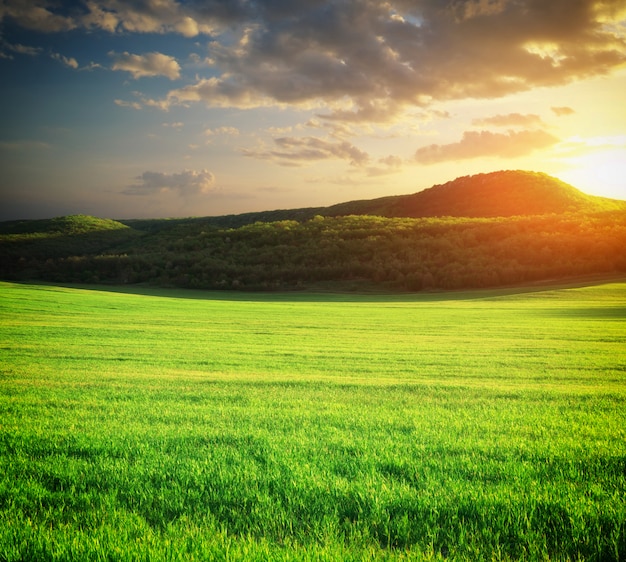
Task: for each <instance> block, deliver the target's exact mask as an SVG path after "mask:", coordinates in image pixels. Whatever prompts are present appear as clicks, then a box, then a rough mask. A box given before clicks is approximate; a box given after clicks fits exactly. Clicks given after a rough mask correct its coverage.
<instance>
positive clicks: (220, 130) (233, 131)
mask: <svg viewBox="0 0 626 562" xmlns="http://www.w3.org/2000/svg"><path fill="white" fill-rule="evenodd" d="M204 134H205V135H206V136H208V137H212V136H214V135H230V136H233V137H237V136H239V129H237V128H236V127H228V126H225V127H217V128H216V129H210V128H209V129H205V130H204Z"/></svg>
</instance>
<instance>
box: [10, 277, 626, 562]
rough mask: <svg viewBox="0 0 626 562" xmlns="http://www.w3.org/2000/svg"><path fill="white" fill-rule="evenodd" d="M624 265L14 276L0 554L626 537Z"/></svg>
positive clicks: (154, 554) (473, 555)
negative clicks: (69, 282)
mask: <svg viewBox="0 0 626 562" xmlns="http://www.w3.org/2000/svg"><path fill="white" fill-rule="evenodd" d="M625 498H626V283H612V284H604V285H598V286H592V287H581V288H572V289H552V290H550V289H543V290H535V291H534V292H518V293H514V292H510V294H506V293H505V292H498V293H496V292H492V293H488V292H476V293H467V294H462V293H458V294H453V293H450V294H446V295H436V294H431V295H419V296H412V295H396V296H392V295H387V296H385V295H379V296H376V295H370V296H357V295H353V296H349V295H312V294H304V293H303V294H297V293H294V294H262V295H258V294H243V293H239V294H234V293H233V294H231V293H216V294H212V293H199V292H184V291H171V292H168V291H160V292H157V291H150V290H148V289H146V290H144V291H143V293H139V292H135V293H132V292H127V293H125V292H122V291H117V292H116V291H114V290H105V289H104V288H103V289H102V290H94V289H79V288H63V287H55V286H45V285H18V284H10V283H0V560H15V561H17V560H151V561H152V560H374V559H385V560H443V559H448V560H563V561H565V560H571V561H576V560H597V561H608V560H613V561H616V562H617V561H620V560H624V559H626V499H625Z"/></svg>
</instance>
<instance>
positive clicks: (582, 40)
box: [166, 0, 626, 122]
mask: <svg viewBox="0 0 626 562" xmlns="http://www.w3.org/2000/svg"><path fill="white" fill-rule="evenodd" d="M193 5H194V4H192V6H193ZM237 6H238V8H237V9H236V10H234V11H233V13H232V14H231V15H232V31H231V32H230V35H229V38H230V40H229V41H224V40H219V38H218V40H215V41H212V42H211V43H210V44H209V58H210V60H211V62H212V65H213V68H212V72H211V76H209V77H199V79H198V80H197V81H196V82H195V83H194V84H189V85H187V86H185V87H184V88H180V89H177V90H173V91H171V92H170V93H169V95H168V96H167V98H166V101H167V103H168V104H170V105H171V104H177V103H188V102H204V103H206V104H207V105H209V106H215V107H236V108H250V107H263V106H268V105H279V106H280V105H285V104H289V105H292V106H294V105H295V106H300V107H304V108H315V107H323V108H326V109H330V111H329V112H328V113H325V114H323V116H324V118H326V119H334V120H342V121H372V122H374V121H375V122H385V121H390V120H393V119H397V118H399V117H400V116H401V114H402V111H403V110H404V109H406V108H409V107H412V106H415V105H418V106H427V105H429V104H430V103H431V102H432V101H433V100H439V101H444V100H453V99H465V98H483V99H486V98H489V99H492V98H496V97H500V96H504V95H507V94H511V93H515V92H521V91H525V90H529V89H532V88H535V87H538V86H556V85H562V84H566V83H568V82H571V81H574V80H579V79H582V78H586V77H590V76H594V75H601V74H605V73H607V72H610V71H611V70H612V69H615V68H618V67H619V66H620V65H622V64H623V63H624V62H625V61H626V37H625V32H624V28H623V27H619V26H613V27H611V25H610V24H611V23H614V22H617V21H620V20H619V18H624V17H625V12H624V10H619V9H618V8H619V6H618V4H617V2H616V1H615V0H604V1H602V0H577V1H576V2H571V0H551V1H550V2H539V1H536V0H519V1H511V0H498V1H487V0H480V1H463V0H457V1H455V2H445V3H444V2H439V1H436V0H424V1H422V2H412V1H409V0H387V1H383V0H379V1H376V0H369V1H366V0H346V1H344V2H317V1H314V0H307V1H303V2H292V3H286V2H247V3H243V2H241V3H238V4H237Z"/></svg>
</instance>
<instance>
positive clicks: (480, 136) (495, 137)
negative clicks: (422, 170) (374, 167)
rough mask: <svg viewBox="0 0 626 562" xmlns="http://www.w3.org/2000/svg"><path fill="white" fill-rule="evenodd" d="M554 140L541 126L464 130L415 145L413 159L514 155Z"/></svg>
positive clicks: (429, 161) (433, 161)
mask: <svg viewBox="0 0 626 562" xmlns="http://www.w3.org/2000/svg"><path fill="white" fill-rule="evenodd" d="M557 142H559V139H557V138H556V137H555V136H553V135H551V134H549V133H547V132H545V131H543V130H541V129H538V130H529V131H517V132H516V131H509V132H507V133H492V132H490V131H479V132H476V131H466V132H465V133H463V138H462V139H461V140H460V141H459V142H456V143H452V144H431V145H429V146H424V147H422V148H419V149H417V151H416V152H415V160H416V161H417V162H418V163H420V164H436V163H438V162H446V161H450V160H465V159H470V158H481V157H500V158H515V157H518V156H524V155H525V154H529V153H531V152H533V151H534V150H537V149H540V148H545V147H547V146H551V145H553V144H556V143H557Z"/></svg>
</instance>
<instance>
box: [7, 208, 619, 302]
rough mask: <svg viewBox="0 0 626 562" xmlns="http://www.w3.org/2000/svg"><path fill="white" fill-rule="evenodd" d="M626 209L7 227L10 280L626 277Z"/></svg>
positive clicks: (276, 286)
mask: <svg viewBox="0 0 626 562" xmlns="http://www.w3.org/2000/svg"><path fill="white" fill-rule="evenodd" d="M624 248H626V213H624V212H623V211H604V212H594V213H570V214H564V215H537V216H519V217H508V218H450V217H448V218H420V219H412V218H383V217H375V216H345V217H322V216H315V217H313V218H311V219H309V220H304V221H296V220H282V221H274V222H256V223H254V224H248V225H244V226H241V227H238V228H220V227H217V226H215V225H211V224H210V223H208V222H206V221H201V220H198V221H187V222H184V221H183V222H173V223H172V224H171V225H167V224H165V225H162V226H161V227H159V228H157V229H150V230H147V231H145V232H140V231H138V230H136V229H134V228H123V225H120V228H117V229H113V228H112V229H109V230H106V231H102V230H89V229H87V230H86V231H85V232H81V233H79V234H76V233H69V234H67V235H63V233H61V234H59V233H58V232H57V233H54V236H48V235H46V233H39V234H38V233H27V234H25V233H22V234H5V235H2V234H0V256H1V257H2V265H1V266H0V275H2V277H3V278H5V279H22V280H25V279H40V280H46V281H52V282H71V283H94V284H98V283H101V284H106V283H114V284H126V283H149V284H153V285H158V286H168V287H184V288H193V289H240V290H285V289H299V288H310V287H318V286H320V285H324V284H335V285H336V286H338V287H339V286H342V287H354V288H356V289H358V288H359V287H364V286H371V285H375V286H377V287H380V288H384V289H389V290H400V291H421V290H435V289H465V288H468V289H469V288H483V287H496V286H503V285H513V284H520V283H525V282H532V281H539V280H543V279H558V278H566V277H570V276H578V275H586V274H600V273H615V272H626V254H625V252H624Z"/></svg>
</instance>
